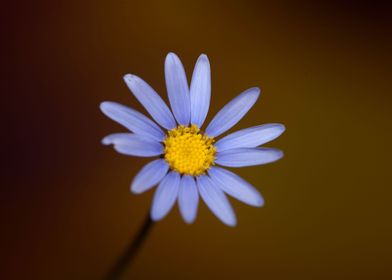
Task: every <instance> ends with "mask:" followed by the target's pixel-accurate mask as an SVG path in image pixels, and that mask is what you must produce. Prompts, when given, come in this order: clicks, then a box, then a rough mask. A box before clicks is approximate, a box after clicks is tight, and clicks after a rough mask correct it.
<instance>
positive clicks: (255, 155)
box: [215, 148, 283, 167]
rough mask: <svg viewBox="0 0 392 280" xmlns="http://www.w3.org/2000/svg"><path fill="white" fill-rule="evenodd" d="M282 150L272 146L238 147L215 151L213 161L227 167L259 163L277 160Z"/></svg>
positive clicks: (281, 155) (281, 154)
mask: <svg viewBox="0 0 392 280" xmlns="http://www.w3.org/2000/svg"><path fill="white" fill-rule="evenodd" d="M281 157H283V152H282V151H281V150H278V149H272V148H238V149H232V150H226V151H223V152H219V153H217V157H216V160H215V162H216V163H217V164H220V165H223V166H228V167H243V166H252V165H261V164H266V163H270V162H273V161H277V160H278V159H280V158H281Z"/></svg>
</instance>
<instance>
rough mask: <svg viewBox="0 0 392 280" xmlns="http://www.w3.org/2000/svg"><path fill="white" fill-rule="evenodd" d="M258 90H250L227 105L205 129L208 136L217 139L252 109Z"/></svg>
mask: <svg viewBox="0 0 392 280" xmlns="http://www.w3.org/2000/svg"><path fill="white" fill-rule="evenodd" d="M259 94H260V89H259V88H256V87H255V88H250V89H248V90H246V91H244V92H243V93H241V94H240V95H238V96H237V97H235V98H234V99H233V100H231V101H230V102H229V103H227V104H226V105H225V106H224V107H223V108H222V109H221V110H220V111H219V112H218V114H216V116H215V117H214V118H213V119H212V121H211V122H210V124H209V125H208V126H207V128H206V133H207V134H208V135H209V136H212V137H217V136H219V135H221V134H222V133H224V132H225V131H227V130H229V129H230V128H232V127H233V126H234V125H235V124H236V123H237V122H239V121H240V120H241V119H242V117H243V116H244V115H245V114H246V113H247V112H248V111H249V109H250V108H252V106H253V104H255V102H256V100H257V98H258V97H259Z"/></svg>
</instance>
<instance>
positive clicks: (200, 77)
mask: <svg viewBox="0 0 392 280" xmlns="http://www.w3.org/2000/svg"><path fill="white" fill-rule="evenodd" d="M165 79H166V87H167V92H168V97H169V101H170V105H171V108H172V111H170V109H169V108H168V107H167V105H166V104H165V102H164V101H163V100H162V98H161V97H160V96H159V95H158V94H157V93H156V92H155V90H154V89H153V88H151V86H149V85H148V84H147V83H146V82H145V81H143V80H142V79H140V78H139V77H137V76H135V75H131V74H127V75H125V76H124V80H125V83H126V84H127V86H128V87H129V89H130V90H131V91H132V93H133V94H134V96H135V97H136V99H137V100H138V101H139V102H140V103H141V104H142V105H143V106H144V108H145V109H146V110H147V112H148V113H149V114H150V115H151V117H152V118H153V120H154V121H155V122H154V121H152V120H151V119H150V118H148V117H146V116H145V115H143V114H141V113H139V112H137V111H135V110H133V109H131V108H128V107H125V106H123V105H121V104H118V103H114V102H102V103H101V110H102V112H103V113H104V114H105V115H107V116H108V117H109V118H111V119H112V120H114V121H116V122H118V123H119V124H121V125H123V126H124V127H125V128H127V129H129V130H130V131H131V133H115V134H111V135H108V136H106V137H105V138H104V139H103V140H102V142H103V144H105V145H109V144H113V145H114V149H115V150H116V151H117V152H119V153H121V154H125V155H130V156H137V157H158V158H157V159H155V160H153V161H151V162H150V163H148V164H147V165H145V166H144V167H143V168H142V169H141V170H140V171H139V173H138V174H137V175H136V177H135V178H134V180H133V182H132V184H131V191H132V192H133V193H137V194H138V193H142V192H145V191H147V190H149V189H151V188H153V187H154V186H156V185H158V188H157V190H156V191H155V194H154V198H153V203H152V208H151V218H152V220H154V221H157V220H161V219H163V218H164V217H165V216H166V215H167V213H168V212H169V211H170V210H171V208H172V207H173V205H174V204H175V202H176V201H178V205H179V208H180V212H181V215H182V217H183V218H184V220H185V221H186V222H187V223H192V222H193V221H194V220H195V218H196V215H197V209H198V204H199V194H200V196H201V197H202V199H203V200H204V202H205V203H206V205H207V206H208V208H209V209H210V210H211V211H212V212H213V213H214V214H215V215H216V216H217V217H218V218H219V219H220V220H221V221H222V222H223V223H225V224H226V225H229V226H234V225H235V224H236V216H235V214H234V211H233V209H232V207H231V205H230V203H229V200H228V199H227V196H226V194H228V195H230V196H232V197H234V198H236V199H238V200H240V201H242V202H244V203H246V204H249V205H252V206H257V207H260V206H262V205H263V204H264V200H263V198H262V196H261V195H260V193H259V192H258V191H257V190H256V189H255V188H254V187H253V186H252V185H251V184H249V183H248V182H246V181H245V180H243V179H242V178H240V177H239V176H237V175H236V174H234V173H233V172H231V171H229V170H227V169H224V168H222V167H218V166H217V165H219V166H224V167H244V166H252V165H261V164H266V163H270V162H273V161H276V160H278V159H280V158H281V157H282V156H283V153H282V152H281V151H280V150H277V149H272V148H260V147H259V146H260V145H263V144H265V143H267V142H269V141H271V140H273V139H275V138H277V137H278V136H279V135H280V134H282V133H283V131H284V129H285V128H284V126H283V125H281V124H265V125H259V126H254V127H250V128H246V129H242V130H239V131H237V132H234V133H232V134H229V135H227V136H225V137H223V138H221V139H219V140H217V137H219V136H221V135H222V134H223V133H224V132H226V131H227V130H229V129H230V128H232V127H233V126H234V125H235V124H236V123H237V122H238V121H240V120H241V118H242V117H243V116H244V115H245V114H246V113H247V112H248V111H249V109H250V108H251V107H252V106H253V105H254V104H255V102H256V100H257V98H258V97H259V94H260V89H259V88H256V87H255V88H250V89H248V90H246V91H244V92H243V93H241V94H240V95H238V96H237V97H235V98H234V99H233V100H231V101H230V102H229V103H228V104H226V105H225V106H224V107H223V108H222V109H221V110H220V111H219V112H218V113H217V114H216V115H215V117H214V118H213V119H212V121H211V122H210V123H209V125H208V126H207V127H206V128H205V130H204V131H203V130H201V127H202V126H203V124H204V121H205V119H206V116H207V113H208V109H209V105H210V96H211V72H210V64H209V61H208V58H207V56H206V55H204V54H202V55H201V56H200V57H199V58H198V60H197V62H196V66H195V69H194V71H193V75H192V81H191V85H190V87H189V86H188V81H187V78H186V75H185V71H184V67H183V65H182V63H181V61H180V59H179V58H178V57H177V56H176V55H175V54H174V53H169V54H168V55H167V57H166V60H165ZM158 125H159V126H158Z"/></svg>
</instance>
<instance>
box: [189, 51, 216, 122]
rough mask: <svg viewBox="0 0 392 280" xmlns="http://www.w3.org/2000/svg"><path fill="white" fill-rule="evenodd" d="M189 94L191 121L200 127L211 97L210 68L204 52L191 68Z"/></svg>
mask: <svg viewBox="0 0 392 280" xmlns="http://www.w3.org/2000/svg"><path fill="white" fill-rule="evenodd" d="M190 96H191V123H192V124H195V125H197V126H198V127H201V126H202V125H203V123H204V120H205V119H206V117H207V113H208V109H209V107H210V98H211V69H210V62H209V61H208V57H207V56H206V55H205V54H202V55H201V56H200V57H199V58H198V60H197V62H196V65H195V69H194V70H193V75H192V81H191V89H190Z"/></svg>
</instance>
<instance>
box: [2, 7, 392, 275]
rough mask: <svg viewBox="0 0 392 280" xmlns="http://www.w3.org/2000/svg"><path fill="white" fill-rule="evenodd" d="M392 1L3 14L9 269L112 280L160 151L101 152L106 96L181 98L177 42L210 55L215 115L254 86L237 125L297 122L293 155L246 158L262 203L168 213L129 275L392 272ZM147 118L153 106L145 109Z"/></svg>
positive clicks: (188, 60)
mask: <svg viewBox="0 0 392 280" xmlns="http://www.w3.org/2000/svg"><path fill="white" fill-rule="evenodd" d="M391 11H392V10H391V6H390V5H388V4H387V1H287V2H281V1H222V2H217V1H206V0H199V1H192V2H191V1H172V0H167V1H75V0H69V1H49V0H43V1H42V0H41V1H31V2H28V1H24V3H22V2H16V1H15V2H12V3H8V4H5V3H4V4H2V8H1V12H0V13H1V23H2V24H1V27H0V29H1V34H2V35H1V39H2V40H1V56H2V63H1V64H2V67H1V68H2V74H1V81H2V82H1V94H2V101H1V102H2V109H1V113H2V115H3V116H2V118H1V119H2V122H3V125H2V128H1V129H2V137H1V138H2V139H1V141H2V149H1V153H2V156H1V157H2V161H3V163H4V164H3V167H2V168H1V169H2V173H3V175H2V176H1V177H2V183H1V197H0V199H1V201H0V202H1V203H0V207H1V230H0V237H1V238H0V245H1V247H0V248H1V258H2V260H1V262H0V266H1V269H0V278H1V279H60V280H61V279H102V277H103V275H104V274H105V273H106V272H107V271H108V269H109V268H110V267H111V266H112V264H113V263H114V262H115V260H116V259H117V258H118V257H119V256H120V255H121V254H122V252H123V250H124V248H125V247H126V246H127V245H128V244H129V242H130V240H131V239H132V237H133V235H134V233H135V232H136V231H137V229H138V227H139V226H140V225H141V223H142V222H143V220H144V217H145V215H146V214H147V213H148V211H149V207H150V203H151V199H152V195H153V191H149V192H148V193H146V194H143V195H139V196H134V195H131V194H130V192H129V184H130V182H131V180H132V178H133V176H134V175H135V173H136V172H137V171H138V170H139V169H140V168H141V167H142V166H143V165H144V164H145V163H146V162H147V161H148V160H147V159H139V158H131V157H126V156H122V155H119V154H116V153H115V152H114V151H113V150H112V149H111V148H108V147H103V146H102V145H101V144H100V140H101V138H102V137H103V136H105V135H106V134H109V133H112V132H118V131H123V128H122V127H120V126H119V125H117V124H115V123H113V122H112V121H110V120H109V119H107V118H106V117H104V115H103V114H102V113H101V112H100V111H99V108H98V105H99V103H100V102H101V101H103V100H113V101H118V102H121V103H124V104H127V105H129V106H131V107H133V108H136V109H140V110H141V111H143V108H142V107H141V106H140V105H139V104H138V102H137V101H136V99H135V98H134V97H133V96H132V95H131V93H130V92H129V91H128V89H127V88H126V86H125V84H124V83H123V81H122V76H123V75H124V74H126V73H133V74H136V75H139V76H140V77H142V78H144V79H145V80H146V81H147V82H149V83H150V84H151V85H152V86H153V87H154V88H155V89H156V90H157V91H158V92H160V93H161V95H162V96H164V98H165V100H167V99H166V90H165V84H164V76H163V62H164V58H165V55H166V54H167V53H168V52H169V51H174V52H176V53H177V54H178V55H179V56H180V57H181V59H182V61H183V63H184V65H185V68H186V72H187V74H188V75H189V76H190V75H191V73H192V70H193V66H194V63H195V61H196V59H197V57H198V56H199V54H200V53H206V54H207V55H208V57H209V59H210V61H211V66H212V79H213V80H212V83H213V84H212V94H213V95H212V103H211V109H210V113H209V117H208V119H211V117H212V116H213V115H214V114H215V113H216V112H217V111H218V110H219V109H220V108H221V107H222V106H223V105H224V104H225V103H226V102H228V101H229V100H230V99H231V98H233V97H234V96H236V95H237V94H239V93H240V92H242V91H243V90H245V89H246V88H248V87H252V86H260V87H261V88H262V89H263V92H262V95H261V98H260V99H259V102H258V103H257V104H256V105H255V106H254V107H253V109H252V110H251V111H250V112H249V114H248V115H247V116H246V117H245V118H244V119H243V120H242V121H241V123H239V124H238V125H236V126H235V127H234V128H233V129H232V130H231V131H233V130H235V129H238V128H240V127H248V126H251V125H255V124H260V123H268V122H281V123H284V124H285V125H286V127H287V131H286V132H285V133H284V134H283V135H282V136H281V137H280V138H279V139H277V140H276V141H274V142H272V143H270V144H269V146H273V147H278V148H280V149H282V150H284V152H285V157H284V158H283V159H282V160H280V161H279V162H276V163H274V164H270V165H266V166H259V167H249V168H244V169H241V170H236V171H237V172H238V173H239V174H240V175H241V176H243V177H244V178H246V179H247V180H248V181H249V182H251V183H252V184H253V185H255V186H256V187H257V188H258V189H259V190H260V191H261V192H262V194H263V195H264V197H265V200H266V205H265V207H264V208H252V207H249V206H246V205H244V204H241V203H238V202H237V201H235V200H231V201H232V204H233V207H234V208H235V211H236V213H237V217H238V226H237V227H235V228H228V227H226V226H224V225H223V224H221V223H220V222H219V221H218V220H217V219H216V218H215V217H214V216H213V215H212V214H211V213H210V212H209V210H208V209H207V207H206V206H205V205H204V204H201V206H200V208H199V215H198V218H197V220H196V222H195V223H194V224H193V225H187V224H185V223H184V222H183V221H182V220H181V217H180V215H179V213H178V209H177V208H176V209H175V210H174V211H172V212H171V213H170V215H169V216H168V217H167V218H166V219H165V220H163V221H162V222H159V223H158V224H156V225H155V228H154V229H153V231H152V233H151V235H150V237H149V239H148V241H147V242H146V244H145V246H144V248H143V249H142V251H141V252H140V255H139V256H138V258H137V260H136V261H135V263H134V265H133V266H132V267H131V268H130V269H129V270H127V272H126V275H125V277H124V279H391V277H392V265H391V260H392V238H391V237H392V225H391V214H392V206H391V197H392V184H391V181H392V180H391V173H392V172H391V149H390V148H389V147H388V146H389V144H390V143H391V140H392V137H391V136H392V133H391V129H392V123H391V117H392V111H391V103H392V95H391V82H392V79H391V78H392V77H391V73H392V71H391V65H392V64H391V63H392V59H391V47H392V42H391V38H392V37H391V35H392V34H391V31H392V28H391V27H392V20H391ZM143 112H144V111H143Z"/></svg>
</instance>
